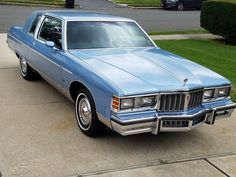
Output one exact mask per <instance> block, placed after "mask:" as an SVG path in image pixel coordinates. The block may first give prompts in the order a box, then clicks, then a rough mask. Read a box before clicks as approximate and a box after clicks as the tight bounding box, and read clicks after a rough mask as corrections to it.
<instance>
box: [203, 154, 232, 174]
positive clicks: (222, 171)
mask: <svg viewBox="0 0 236 177" xmlns="http://www.w3.org/2000/svg"><path fill="white" fill-rule="evenodd" d="M204 160H205V161H206V162H207V163H208V164H210V165H211V166H212V167H214V168H215V169H216V170H218V171H219V172H221V173H222V174H224V175H225V176H227V177H230V175H228V174H227V173H226V172H225V171H224V170H222V169H220V168H219V167H218V166H216V165H215V164H213V163H212V162H210V161H209V160H208V159H207V158H204Z"/></svg>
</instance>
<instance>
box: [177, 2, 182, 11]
mask: <svg viewBox="0 0 236 177" xmlns="http://www.w3.org/2000/svg"><path fill="white" fill-rule="evenodd" d="M175 8H176V10H178V11H181V10H183V9H184V3H183V2H182V1H177V2H176V5H175Z"/></svg>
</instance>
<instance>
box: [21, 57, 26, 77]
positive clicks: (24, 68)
mask: <svg viewBox="0 0 236 177" xmlns="http://www.w3.org/2000/svg"><path fill="white" fill-rule="evenodd" d="M20 67H21V72H22V74H23V75H25V74H26V72H27V61H26V59H25V58H23V57H21V58H20Z"/></svg>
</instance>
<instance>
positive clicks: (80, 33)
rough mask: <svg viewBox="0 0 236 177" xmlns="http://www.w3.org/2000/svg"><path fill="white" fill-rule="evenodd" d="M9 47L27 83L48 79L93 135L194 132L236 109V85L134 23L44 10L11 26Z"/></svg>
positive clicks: (108, 17) (117, 18) (107, 17)
mask: <svg viewBox="0 0 236 177" xmlns="http://www.w3.org/2000/svg"><path fill="white" fill-rule="evenodd" d="M7 43H8V46H9V47H10V48H11V49H12V50H13V52H14V53H15V54H16V56H17V57H18V58H19V61H20V62H19V63H20V72H21V75H22V77H23V78H24V79H26V80H32V79H34V78H35V76H36V75H37V74H40V75H41V76H42V77H43V78H44V79H45V80H47V81H48V82H49V83H51V84H52V85H53V86H54V87H55V88H57V89H58V90H59V91H60V92H61V93H63V94H64V95H65V96H67V97H68V98H69V99H70V100H71V101H73V102H74V103H75V118H76V121H77V123H78V126H79V127H80V129H81V131H82V132H84V133H85V134H86V135H89V136H95V135H98V133H99V132H100V131H101V130H102V129H103V128H104V126H107V127H109V128H110V129H112V130H114V131H116V132H118V133H120V134H121V135H132V134H138V133H147V132H150V133H153V134H158V133H159V132H179V131H190V130H192V129H193V128H196V127H198V126H200V125H202V124H204V123H207V124H214V122H215V120H217V119H220V118H223V117H229V116H230V115H231V113H232V111H233V110H234V108H235V103H233V102H232V101H231V99H230V96H229V94H230V89H231V83H230V81H229V80H227V79H225V78H224V77H222V76H220V75H219V74H217V73H215V72H213V71H211V70H209V69H207V68H205V67H203V66H201V65H199V64H196V63H194V62H191V61H189V60H187V59H184V58H182V57H179V56H176V55H174V54H171V53H169V52H167V51H164V50H162V49H160V48H159V47H157V46H156V44H155V43H154V42H153V41H152V40H151V39H150V37H149V36H148V35H147V34H146V33H145V32H144V30H143V29H142V28H141V27H140V26H139V25H138V24H137V23H136V22H135V21H134V20H131V19H127V18H121V17H117V16H112V15H108V14H101V13H90V12H77V11H39V12H34V13H33V14H32V15H31V16H30V18H29V19H28V21H27V22H26V23H25V25H24V26H23V27H20V26H13V27H11V28H10V30H9V32H8V35H7ZM225 69H227V68H225ZM3 84H4V83H3ZM25 94H27V92H26V93H25ZM32 99H33V98H32Z"/></svg>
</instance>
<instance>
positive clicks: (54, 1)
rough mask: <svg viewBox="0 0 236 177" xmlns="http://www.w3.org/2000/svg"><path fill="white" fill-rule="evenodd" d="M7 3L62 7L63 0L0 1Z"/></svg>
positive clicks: (0, 0)
mask: <svg viewBox="0 0 236 177" xmlns="http://www.w3.org/2000/svg"><path fill="white" fill-rule="evenodd" d="M1 2H7V3H19V4H21V3H26V4H44V5H64V4H65V0H0V3H1Z"/></svg>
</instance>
